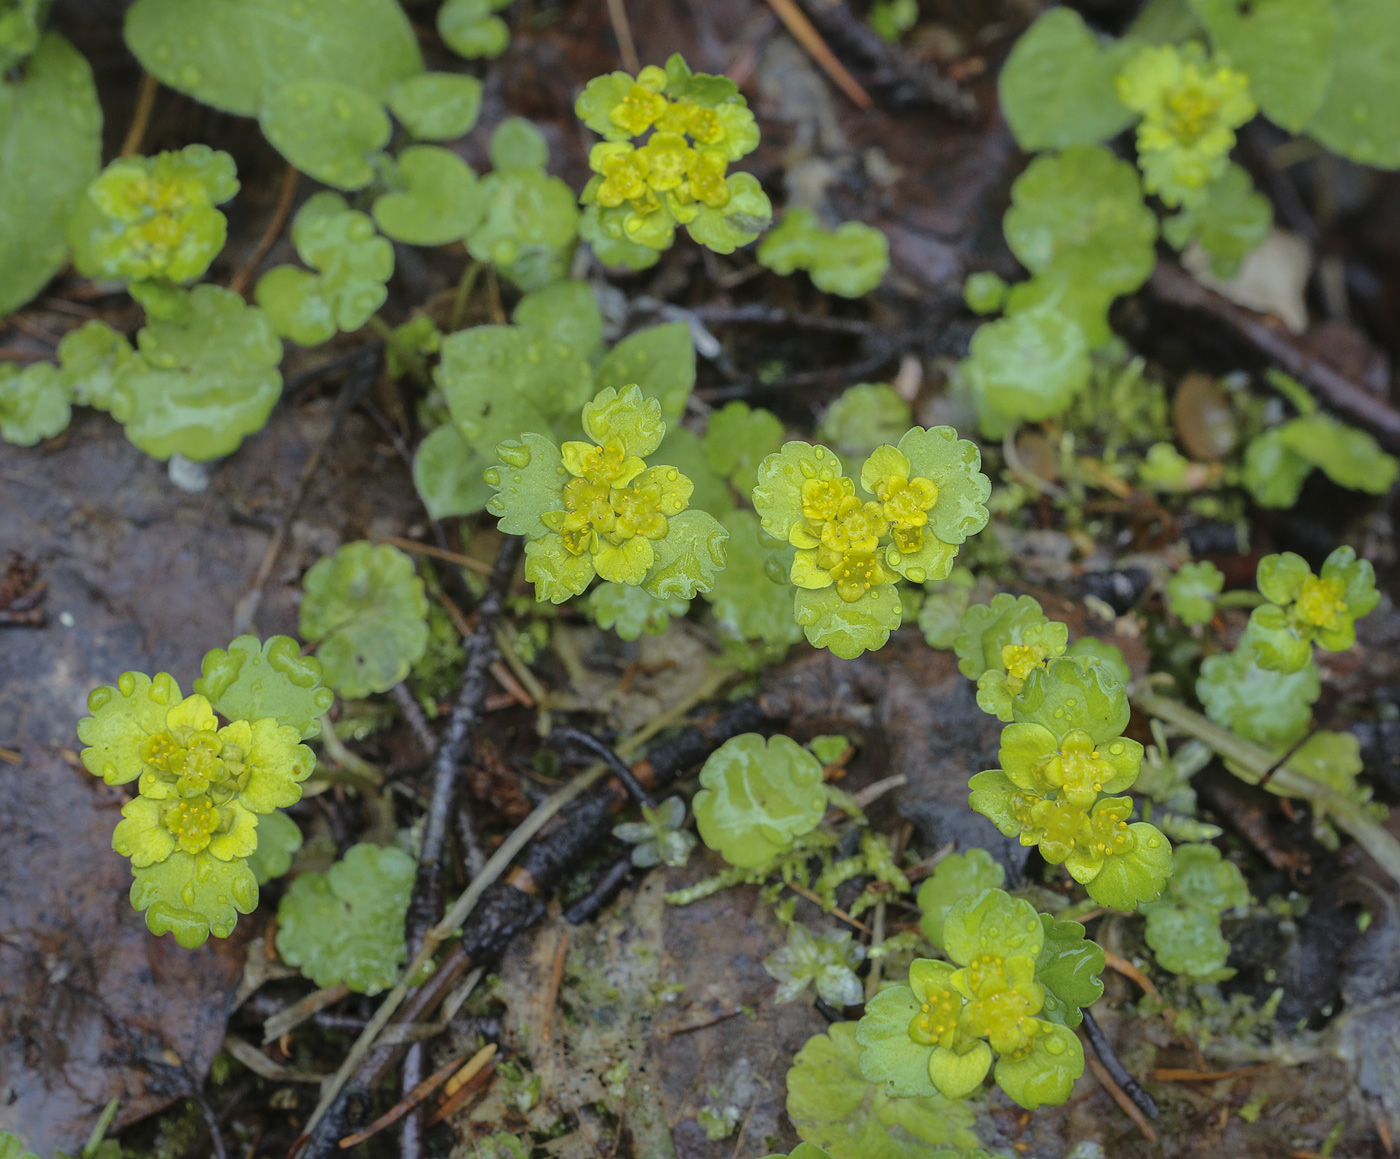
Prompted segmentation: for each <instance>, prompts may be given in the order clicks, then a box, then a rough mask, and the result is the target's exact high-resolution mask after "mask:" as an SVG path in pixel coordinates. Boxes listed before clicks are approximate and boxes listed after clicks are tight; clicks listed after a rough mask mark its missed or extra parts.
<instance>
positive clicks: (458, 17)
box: [437, 0, 510, 60]
mask: <svg viewBox="0 0 1400 1159" xmlns="http://www.w3.org/2000/svg"><path fill="white" fill-rule="evenodd" d="M492 7H493V5H492V4H490V3H489V2H488V0H447V2H446V3H445V4H443V6H442V7H441V8H439V9H438V16H437V27H438V35H439V36H441V37H442V41H443V43H444V44H446V45H447V47H448V48H450V49H451V50H452V51H453V52H455V53H456V54H457V55H458V56H461V57H465V58H466V59H467V60H477V59H479V58H481V57H485V58H487V59H494V58H495V57H498V56H500V55H501V53H503V52H505V50H506V47H507V46H508V45H509V44H510V29H509V28H508V27H507V26H506V22H505V21H504V20H502V19H501V18H500V17H499V16H492V15H491V8H492Z"/></svg>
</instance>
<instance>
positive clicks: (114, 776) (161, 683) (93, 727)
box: [78, 672, 181, 785]
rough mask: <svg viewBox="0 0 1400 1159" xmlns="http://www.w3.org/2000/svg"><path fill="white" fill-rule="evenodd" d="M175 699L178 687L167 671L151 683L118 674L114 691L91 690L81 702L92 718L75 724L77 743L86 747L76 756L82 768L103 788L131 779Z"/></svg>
mask: <svg viewBox="0 0 1400 1159" xmlns="http://www.w3.org/2000/svg"><path fill="white" fill-rule="evenodd" d="M180 700H181V697H180V686H179V685H178V684H176V683H175V679H174V677H172V676H171V675H170V674H169V673H167V672H158V673H156V677H155V679H154V680H152V679H151V678H150V677H149V676H147V675H146V674H145V673H143V672H123V673H122V674H121V676H120V677H118V679H117V684H116V687H115V688H113V687H112V686H111V685H106V684H104V685H103V686H102V687H100V688H95V689H93V691H92V692H91V693H89V694H88V699H87V707H88V712H90V713H92V715H91V716H85V717H83V719H82V720H80V721H78V739H79V740H80V741H82V742H83V744H85V745H87V746H89V747H87V748H85V749H83V751H82V753H80V754H79V755H80V757H81V759H82V762H83V767H84V768H86V769H87V771H88V772H90V773H91V774H92V775H93V776H94V777H101V778H102V779H103V780H104V781H106V782H107V784H109V785H125V784H127V783H128V782H130V781H134V780H136V778H137V777H139V776H140V775H141V771H142V769H144V768H145V766H146V759H145V757H144V756H143V755H142V752H141V746H142V744H143V743H144V742H145V741H146V739H147V738H148V737H150V736H152V735H154V734H155V733H158V732H160V731H162V730H163V729H164V728H165V714H166V713H167V712H169V711H170V709H171V708H173V707H174V706H175V705H177V704H179V703H180Z"/></svg>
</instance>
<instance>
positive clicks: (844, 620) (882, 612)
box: [793, 584, 903, 660]
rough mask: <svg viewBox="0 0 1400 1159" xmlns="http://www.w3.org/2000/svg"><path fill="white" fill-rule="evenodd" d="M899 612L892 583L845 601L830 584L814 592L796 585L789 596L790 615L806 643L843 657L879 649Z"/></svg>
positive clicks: (898, 621)
mask: <svg viewBox="0 0 1400 1159" xmlns="http://www.w3.org/2000/svg"><path fill="white" fill-rule="evenodd" d="M902 614H903V608H902V605H901V604H900V602H899V594H898V591H897V589H896V588H895V586H894V585H893V584H886V585H885V586H883V587H878V588H873V589H871V590H870V591H868V592H866V593H865V595H863V596H861V598H860V599H858V600H854V601H849V602H848V601H846V600H843V599H842V598H841V596H840V595H839V594H838V593H837V591H836V589H835V588H834V587H830V588H822V589H820V590H818V591H812V590H809V589H807V588H799V589H798V591H797V594H796V595H795V596H794V598H793V616H794V618H795V619H796V620H797V622H798V623H799V624H800V625H802V630H803V632H804V633H805V634H806V636H807V642H808V643H809V644H811V645H812V646H813V647H816V648H829V649H830V650H831V653H832V655H834V656H840V657H841V659H843V660H854V659H855V658H856V657H857V656H859V655H860V654H861V653H862V652H866V651H871V652H874V651H877V650H878V649H880V648H883V647H884V646H885V643H886V641H887V640H889V638H890V633H891V632H893V631H894V630H895V629H896V628H898V627H899V624H900V617H901V615H902Z"/></svg>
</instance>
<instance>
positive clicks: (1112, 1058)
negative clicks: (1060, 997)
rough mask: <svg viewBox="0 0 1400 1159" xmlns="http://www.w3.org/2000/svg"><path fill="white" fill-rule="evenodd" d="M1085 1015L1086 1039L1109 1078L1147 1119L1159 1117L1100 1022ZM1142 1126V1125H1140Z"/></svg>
mask: <svg viewBox="0 0 1400 1159" xmlns="http://www.w3.org/2000/svg"><path fill="white" fill-rule="evenodd" d="M1082 1013H1083V1015H1084V1037H1085V1038H1087V1039H1088V1040H1089V1045H1090V1046H1091V1047H1093V1049H1094V1053H1095V1054H1096V1055H1098V1058H1099V1062H1101V1063H1103V1068H1104V1070H1105V1071H1107V1072H1108V1075H1109V1077H1110V1078H1111V1079H1112V1080H1113V1081H1114V1082H1115V1083H1117V1084H1118V1086H1119V1087H1120V1088H1121V1089H1122V1091H1123V1093H1124V1094H1125V1095H1127V1096H1128V1098H1129V1099H1130V1100H1131V1101H1132V1104H1133V1106H1134V1107H1136V1108H1137V1109H1138V1110H1139V1111H1141V1112H1142V1113H1143V1114H1144V1115H1145V1116H1147V1118H1149V1119H1155V1118H1156V1117H1157V1104H1156V1102H1154V1101H1153V1098H1152V1096H1151V1095H1149V1094H1148V1093H1147V1092H1146V1091H1145V1090H1143V1089H1142V1087H1140V1086H1138V1083H1137V1080H1136V1079H1135V1078H1133V1076H1132V1075H1130V1074H1129V1073H1128V1068H1127V1067H1125V1066H1124V1065H1123V1063H1122V1062H1121V1061H1120V1060H1119V1058H1118V1055H1117V1053H1116V1052H1115V1051H1114V1049H1113V1043H1111V1042H1109V1041H1108V1035H1106V1034H1104V1032H1103V1029H1102V1028H1101V1027H1100V1026H1099V1024H1098V1022H1096V1021H1095V1020H1094V1016H1093V1014H1092V1013H1091V1012H1090V1011H1089V1010H1087V1009H1086V1010H1084V1011H1082ZM1138 1125H1139V1126H1141V1125H1142V1124H1140V1123H1139V1124H1138ZM1144 1134H1147V1136H1148V1137H1149V1138H1151V1137H1152V1132H1151V1128H1148V1130H1147V1131H1145V1132H1144Z"/></svg>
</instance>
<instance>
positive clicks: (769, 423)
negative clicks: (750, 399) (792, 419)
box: [705, 399, 783, 495]
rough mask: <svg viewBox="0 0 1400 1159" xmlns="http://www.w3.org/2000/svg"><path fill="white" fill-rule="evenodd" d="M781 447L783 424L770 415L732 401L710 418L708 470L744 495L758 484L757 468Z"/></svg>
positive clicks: (707, 437) (707, 441)
mask: <svg viewBox="0 0 1400 1159" xmlns="http://www.w3.org/2000/svg"><path fill="white" fill-rule="evenodd" d="M782 445H783V423H782V420H781V419H779V418H778V416H777V415H775V414H774V413H773V412H772V411H767V410H764V409H763V408H762V407H757V408H750V406H749V404H748V403H746V402H740V401H739V400H738V399H735V400H734V401H733V402H728V403H725V404H724V406H722V407H721V408H720V409H719V410H717V411H715V412H714V413H713V414H712V415H710V425H709V426H708V427H707V428H706V429H705V457H706V458H707V459H708V460H709V462H710V466H711V467H713V468H714V470H716V471H717V472H719V474H721V475H723V476H724V477H725V478H726V479H728V480H729V481H730V483H732V484H733V485H734V488H735V490H737V491H740V492H742V493H743V494H745V495H747V494H748V493H749V492H750V491H752V490H753V488H754V485H755V484H756V483H757V482H758V465H759V463H761V462H762V461H763V460H764V459H765V458H767V457H768V456H769V455H771V454H773V453H774V452H775V451H777V450H779V449H780V448H781V447H782Z"/></svg>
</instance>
